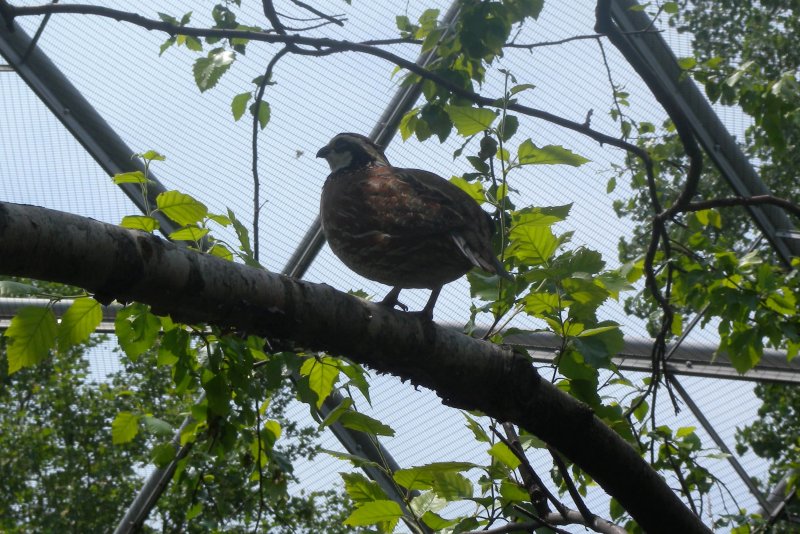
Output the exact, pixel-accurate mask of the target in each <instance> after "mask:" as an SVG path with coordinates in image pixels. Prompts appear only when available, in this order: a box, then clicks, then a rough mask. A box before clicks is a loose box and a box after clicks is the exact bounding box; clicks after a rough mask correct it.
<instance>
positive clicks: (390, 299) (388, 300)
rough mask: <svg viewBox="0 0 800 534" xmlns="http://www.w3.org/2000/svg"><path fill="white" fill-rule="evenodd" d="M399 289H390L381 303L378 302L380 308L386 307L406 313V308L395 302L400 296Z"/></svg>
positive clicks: (397, 301)
mask: <svg viewBox="0 0 800 534" xmlns="http://www.w3.org/2000/svg"><path fill="white" fill-rule="evenodd" d="M400 290H401V288H399V287H395V288H392V290H391V291H389V293H388V294H387V295H386V296H385V297H384V298H383V300H382V301H380V302H378V304H380V305H381V306H386V307H387V308H389V309H394V308H395V307H397V308H400V309H401V310H403V311H404V312H407V311H408V306H406V305H405V304H403V303H402V302H400V301H399V300H397V297H399V296H400Z"/></svg>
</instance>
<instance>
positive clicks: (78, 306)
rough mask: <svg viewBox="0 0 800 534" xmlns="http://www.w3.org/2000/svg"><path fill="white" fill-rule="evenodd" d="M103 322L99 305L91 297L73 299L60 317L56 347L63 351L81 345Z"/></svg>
mask: <svg viewBox="0 0 800 534" xmlns="http://www.w3.org/2000/svg"><path fill="white" fill-rule="evenodd" d="M102 320H103V310H102V308H101V307H100V303H99V302H97V301H96V300H94V299H93V298H91V297H82V298H79V299H75V301H74V302H73V303H72V305H71V306H70V307H69V308H68V309H67V311H66V312H65V313H64V315H63V316H62V317H61V324H60V325H59V326H58V345H59V348H60V349H61V350H62V351H63V350H65V349H67V348H69V347H74V346H75V345H77V344H78V343H83V342H84V341H86V340H87V339H89V336H90V335H91V333H92V332H94V330H95V328H97V325H99V324H100V321H102Z"/></svg>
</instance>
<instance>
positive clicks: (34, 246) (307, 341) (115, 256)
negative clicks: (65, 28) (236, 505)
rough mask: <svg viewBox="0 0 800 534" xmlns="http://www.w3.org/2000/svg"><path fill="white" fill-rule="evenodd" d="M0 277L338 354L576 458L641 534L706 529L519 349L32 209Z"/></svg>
mask: <svg viewBox="0 0 800 534" xmlns="http://www.w3.org/2000/svg"><path fill="white" fill-rule="evenodd" d="M0 250H3V254H2V255H0V274H3V275H9V276H25V277H30V278H36V279H40V280H50V281H54V282H61V283H66V284H72V285H76V286H79V287H83V288H85V289H87V290H88V291H90V292H92V293H93V294H94V295H95V296H96V298H98V299H99V300H101V301H102V302H109V301H110V300H112V299H116V300H118V301H120V302H129V301H134V300H135V301H138V302H143V303H145V304H149V305H150V306H151V307H152V309H153V312H154V313H157V314H164V315H170V316H171V317H172V318H173V319H175V320H177V321H181V322H187V323H211V324H215V325H218V326H220V327H222V328H235V329H238V330H241V331H245V332H248V333H252V334H257V335H264V336H268V337H270V338H271V339H278V340H284V341H285V342H286V343H287V344H288V343H294V344H297V345H299V346H301V347H303V348H305V349H307V350H324V351H327V352H329V353H332V354H343V355H346V356H347V357H349V358H351V359H353V360H354V361H356V362H358V363H361V364H364V365H368V366H370V367H371V368H373V369H375V370H376V371H378V372H381V373H391V374H393V375H395V376H398V377H400V378H401V379H403V380H407V381H409V382H410V383H411V384H413V385H417V386H424V387H427V388H429V389H431V390H433V391H435V392H436V394H437V395H438V396H439V397H440V398H441V399H442V401H443V402H444V403H445V404H446V405H449V406H454V407H458V408H462V409H467V410H480V411H481V412H483V413H485V414H487V415H489V416H491V417H494V418H496V419H499V420H502V421H508V422H511V423H514V424H517V425H519V426H521V427H523V428H525V429H526V430H528V431H529V432H531V433H533V434H535V435H537V436H539V437H540V438H541V439H542V440H544V441H545V442H547V443H548V444H550V445H551V446H553V447H555V448H556V449H557V450H558V451H559V452H561V453H562V454H563V455H564V456H565V457H566V458H568V459H569V460H570V461H572V462H574V463H576V464H578V465H579V466H581V468H582V469H583V470H584V471H586V472H587V473H588V474H589V475H590V476H591V477H592V478H593V479H594V480H595V481H597V482H598V484H600V485H601V486H602V487H603V488H604V489H605V490H606V491H607V492H608V493H609V494H610V495H612V496H614V497H615V498H616V499H617V500H618V501H619V502H620V504H621V505H622V506H623V507H624V508H625V509H626V510H627V511H628V512H629V513H630V514H631V516H632V517H633V518H634V519H635V520H636V521H637V522H638V523H639V524H640V525H641V526H642V528H644V529H645V530H646V531H648V532H686V533H692V532H708V529H707V528H706V527H705V526H704V525H703V523H702V522H701V521H700V519H699V518H698V517H697V516H695V515H694V514H692V513H691V512H690V511H689V510H688V509H687V508H686V507H685V506H684V505H683V503H682V502H681V501H680V499H679V498H678V496H677V495H675V494H674V493H673V492H672V490H671V489H670V488H669V487H668V486H667V485H666V483H665V482H664V480H663V479H662V478H661V477H660V476H659V475H658V474H657V473H656V472H655V471H653V470H652V469H651V468H650V467H649V466H648V465H647V463H645V461H644V460H643V459H642V458H641V457H640V456H639V455H638V453H636V451H635V450H634V449H633V448H632V447H631V446H630V445H629V444H628V443H627V442H625V441H624V440H623V439H622V438H621V437H620V436H619V435H618V434H616V433H615V432H614V431H613V430H611V429H610V428H609V427H608V426H606V425H605V424H604V423H603V422H601V421H600V420H599V419H598V418H597V417H595V416H594V415H593V413H592V411H591V409H590V408H589V407H588V406H586V405H584V404H583V403H581V402H579V401H577V400H575V399H574V398H572V397H570V396H569V395H567V394H566V393H564V392H562V391H560V390H558V389H557V388H556V387H555V386H553V385H552V384H550V383H549V382H548V381H546V380H542V379H540V377H539V375H538V373H537V372H536V369H535V368H534V367H533V365H532V364H531V362H530V360H529V359H528V358H527V356H525V355H521V354H517V353H514V352H512V351H511V350H510V349H509V348H506V347H501V346H497V345H493V344H491V343H486V342H483V341H480V340H476V339H473V338H470V337H467V336H465V335H463V334H460V333H457V332H454V331H450V330H447V329H444V328H441V327H439V326H437V325H435V324H433V323H430V322H426V321H423V320H420V319H419V318H418V317H417V316H416V315H411V314H407V313H403V312H399V311H394V310H389V309H388V308H386V307H384V306H379V305H376V304H372V303H369V302H366V301H364V300H361V299H358V298H356V297H354V296H351V295H346V294H344V293H341V292H339V291H336V290H334V289H333V288H331V287H330V286H328V285H326V284H312V283H309V282H304V281H301V280H295V279H292V278H288V277H284V276H280V275H277V274H273V273H269V272H266V271H263V270H260V269H255V268H251V267H247V266H243V265H239V264H236V263H233V262H228V261H225V260H222V259H220V258H217V257H214V256H211V255H209V254H200V253H197V252H194V251H192V250H188V249H186V248H185V247H179V246H177V245H175V244H173V243H170V242H167V241H164V240H162V239H160V238H158V237H157V236H154V235H152V234H147V233H143V232H139V231H135V230H128V229H125V228H121V227H118V226H114V225H110V224H105V223H101V222H97V221H94V220H91V219H87V218H84V217H79V216H77V215H71V214H67V213H62V212H58V211H54V210H49V209H45V208H39V207H35V206H25V205H18V204H10V203H0Z"/></svg>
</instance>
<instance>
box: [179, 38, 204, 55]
mask: <svg viewBox="0 0 800 534" xmlns="http://www.w3.org/2000/svg"><path fill="white" fill-rule="evenodd" d="M184 44H185V45H186V48H188V49H189V50H191V51H192V52H202V51H203V43H202V42H201V41H200V39H198V38H197V37H194V36H192V35H187V36H186V42H185V43H184Z"/></svg>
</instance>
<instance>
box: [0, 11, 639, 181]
mask: <svg viewBox="0 0 800 534" xmlns="http://www.w3.org/2000/svg"><path fill="white" fill-rule="evenodd" d="M0 7H2V8H4V9H2V10H0V14H2V15H3V16H4V17H6V19H7V21H8V22H10V20H11V19H13V18H14V17H21V16H34V15H46V14H47V13H71V14H81V15H97V16H101V17H106V18H111V19H114V20H117V21H122V22H128V23H131V24H135V25H137V26H141V27H142V28H145V29H147V30H151V31H152V30H157V31H163V32H166V33H168V34H170V35H188V36H192V37H216V38H222V39H246V40H251V41H261V42H265V43H283V44H286V45H295V46H307V47H311V48H305V49H302V50H300V49H297V50H293V52H295V53H302V54H303V55H310V56H326V55H330V54H337V53H343V52H357V53H361V54H367V55H371V56H374V57H378V58H381V59H384V60H386V61H389V62H391V63H394V64H395V65H397V66H399V67H401V68H403V69H405V70H407V71H409V72H411V73H413V74H416V75H418V76H420V77H421V78H425V79H427V80H430V81H432V82H434V83H436V84H437V85H439V86H441V87H443V88H445V89H447V90H448V91H450V92H452V93H453V94H455V95H457V96H460V97H463V98H466V99H469V100H470V101H472V102H474V103H475V104H478V105H481V106H489V107H500V106H501V105H502V104H500V103H498V102H502V99H499V100H498V99H496V98H490V97H486V96H483V95H480V94H478V93H475V92H473V91H471V90H469V89H465V88H463V87H461V86H459V85H457V84H455V83H453V82H452V81H450V80H448V79H447V78H444V77H443V76H440V75H438V74H436V73H434V72H431V71H429V70H428V69H425V68H424V67H421V66H419V65H417V64H416V63H415V62H413V61H410V60H407V59H405V58H402V57H400V56H398V55H396V54H393V53H391V52H389V51H387V50H383V49H381V48H377V47H374V46H371V45H367V44H362V43H354V42H350V41H343V40H337V39H329V38H324V37H306V36H303V35H280V34H277V33H269V32H260V31H252V30H230V29H217V28H195V27H191V26H176V25H174V24H171V23H169V22H164V21H161V20H155V19H149V18H147V17H143V16H141V15H137V14H136V13H130V12H126V11H121V10H118V9H111V8H106V7H101V6H95V5H87V4H47V5H41V6H12V5H10V4H8V2H7V1H6V0H0ZM507 108H508V109H509V110H512V111H516V112H517V113H521V114H523V115H527V116H529V117H534V118H537V119H542V120H545V121H548V122H551V123H553V124H556V125H558V126H561V127H563V128H566V129H568V130H572V131H575V132H578V133H580V134H583V135H585V136H587V137H589V138H591V139H594V140H595V141H597V142H598V143H600V144H605V145H610V146H614V147H617V148H620V149H622V150H626V151H628V152H630V153H632V154H634V155H636V156H637V157H639V158H640V159H642V161H643V162H644V164H645V166H646V167H650V166H652V162H650V157H649V155H648V154H647V151H645V150H644V149H642V148H641V147H638V146H636V145H634V144H631V143H627V142H625V141H622V140H620V139H617V138H616V137H614V136H611V135H607V134H604V133H602V132H598V131H596V130H593V129H592V128H590V127H589V126H587V125H585V124H583V123H581V122H576V121H572V120H569V119H566V118H564V117H560V116H558V115H554V114H552V113H549V112H547V111H543V110H540V109H536V108H532V107H530V106H524V105H522V104H518V103H511V104H509V105H508V106H507Z"/></svg>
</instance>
